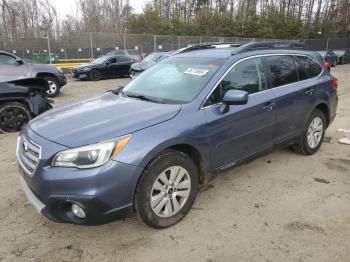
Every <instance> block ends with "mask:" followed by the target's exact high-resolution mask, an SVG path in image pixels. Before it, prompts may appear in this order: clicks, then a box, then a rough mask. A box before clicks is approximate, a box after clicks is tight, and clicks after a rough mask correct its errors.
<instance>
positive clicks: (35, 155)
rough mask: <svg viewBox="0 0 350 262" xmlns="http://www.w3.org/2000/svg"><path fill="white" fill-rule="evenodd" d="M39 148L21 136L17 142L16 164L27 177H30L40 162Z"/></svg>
mask: <svg viewBox="0 0 350 262" xmlns="http://www.w3.org/2000/svg"><path fill="white" fill-rule="evenodd" d="M40 154H41V148H40V146H38V145H36V144H35V143H33V142H31V141H30V140H29V139H27V138H25V137H24V136H23V135H22V136H20V137H18V141H17V162H18V164H19V165H20V167H21V168H22V170H23V171H24V173H26V174H27V175H28V176H30V177H32V176H33V175H34V173H35V170H36V168H37V167H38V164H39V161H40Z"/></svg>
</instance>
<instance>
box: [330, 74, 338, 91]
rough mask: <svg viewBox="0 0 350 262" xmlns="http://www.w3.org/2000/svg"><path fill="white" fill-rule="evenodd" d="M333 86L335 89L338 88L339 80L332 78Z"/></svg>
mask: <svg viewBox="0 0 350 262" xmlns="http://www.w3.org/2000/svg"><path fill="white" fill-rule="evenodd" d="M331 85H332V87H333V88H334V89H337V88H338V79H336V78H335V77H334V76H332V79H331Z"/></svg>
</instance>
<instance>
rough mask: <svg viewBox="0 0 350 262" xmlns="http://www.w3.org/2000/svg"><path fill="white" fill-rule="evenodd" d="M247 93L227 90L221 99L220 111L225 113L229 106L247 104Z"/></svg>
mask: <svg viewBox="0 0 350 262" xmlns="http://www.w3.org/2000/svg"><path fill="white" fill-rule="evenodd" d="M248 95H249V94H248V92H246V91H242V90H228V91H227V92H226V93H225V95H224V98H223V99H222V105H221V107H220V111H221V112H222V113H226V112H227V111H228V109H229V106H230V105H245V104H247V103H248Z"/></svg>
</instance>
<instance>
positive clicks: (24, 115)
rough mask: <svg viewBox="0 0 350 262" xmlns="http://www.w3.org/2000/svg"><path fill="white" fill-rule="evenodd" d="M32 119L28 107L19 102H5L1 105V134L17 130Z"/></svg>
mask: <svg viewBox="0 0 350 262" xmlns="http://www.w3.org/2000/svg"><path fill="white" fill-rule="evenodd" d="M31 119H32V115H31V113H30V112H29V110H28V108H27V107H26V106H25V105H23V104H21V103H17V102H10V103H5V104H2V105H1V106H0V134H1V133H10V132H17V131H20V130H21V129H22V127H23V126H24V125H25V124H26V123H27V122H28V121H29V120H31Z"/></svg>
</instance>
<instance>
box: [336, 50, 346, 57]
mask: <svg viewBox="0 0 350 262" xmlns="http://www.w3.org/2000/svg"><path fill="white" fill-rule="evenodd" d="M333 52H334V53H335V54H336V55H337V56H343V55H344V53H345V51H343V50H334V51H333Z"/></svg>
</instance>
